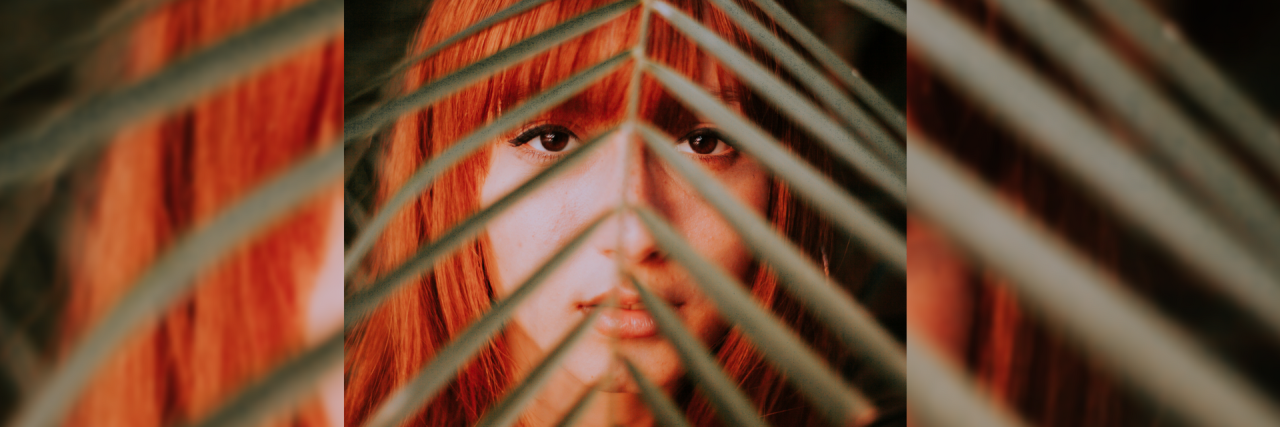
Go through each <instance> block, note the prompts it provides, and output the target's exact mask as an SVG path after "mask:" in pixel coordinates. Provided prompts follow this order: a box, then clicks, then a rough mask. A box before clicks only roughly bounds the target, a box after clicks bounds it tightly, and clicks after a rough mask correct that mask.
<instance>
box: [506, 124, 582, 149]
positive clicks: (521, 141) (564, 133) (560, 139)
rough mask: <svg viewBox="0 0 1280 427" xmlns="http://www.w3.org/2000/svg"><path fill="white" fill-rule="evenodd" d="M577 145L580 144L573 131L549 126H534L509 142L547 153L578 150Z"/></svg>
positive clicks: (557, 126) (562, 127)
mask: <svg viewBox="0 0 1280 427" xmlns="http://www.w3.org/2000/svg"><path fill="white" fill-rule="evenodd" d="M579 144H581V142H579V141H578V137H577V135H574V134H573V131H571V130H569V129H567V128H565V127H564V126H560V125H551V124H547V125H539V126H536V127H534V128H532V129H529V130H526V131H524V132H521V133H520V135H517V136H516V137H515V138H514V139H512V140H511V145H513V146H521V145H528V146H529V148H532V149H534V150H537V151H541V152H547V153H559V152H563V151H567V150H572V149H574V148H578V145H579Z"/></svg>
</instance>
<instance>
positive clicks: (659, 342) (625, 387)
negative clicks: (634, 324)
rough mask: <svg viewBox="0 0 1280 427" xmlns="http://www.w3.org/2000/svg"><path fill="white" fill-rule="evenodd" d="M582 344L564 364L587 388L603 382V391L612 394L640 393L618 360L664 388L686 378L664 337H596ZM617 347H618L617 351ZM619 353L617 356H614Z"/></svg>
mask: <svg viewBox="0 0 1280 427" xmlns="http://www.w3.org/2000/svg"><path fill="white" fill-rule="evenodd" d="M593 338H594V339H588V340H587V341H586V342H583V343H581V345H582V346H581V347H580V348H579V350H578V351H577V352H575V353H574V354H571V355H570V357H569V358H568V360H566V361H565V364H564V366H565V368H566V369H567V370H568V371H569V372H570V373H571V374H572V375H573V376H574V377H577V378H578V379H579V380H580V381H582V382H583V383H584V384H592V383H595V382H597V381H604V382H603V383H601V385H600V390H601V391H604V392H609V393H639V392H640V387H639V386H638V385H636V381H635V379H633V378H631V375H630V373H629V372H628V371H627V368H626V366H624V365H623V364H622V362H621V361H619V360H617V359H616V358H617V357H625V358H627V359H628V360H631V363H633V364H635V365H636V367H637V368H639V369H640V372H641V373H643V374H644V376H645V377H646V378H648V379H649V381H651V382H653V383H654V384H657V385H658V386H659V387H664V386H667V385H670V384H675V383H676V381H677V380H678V379H679V377H680V376H681V375H683V374H684V366H683V365H682V364H681V362H680V357H679V355H678V354H677V353H676V351H675V348H674V347H672V346H671V344H670V343H668V342H667V341H666V340H665V339H663V338H662V337H661V336H654V337H648V338H641V339H621V340H617V341H616V342H611V341H613V339H611V338H608V337H605V336H603V335H596V337H593ZM615 346H616V347H615ZM615 349H616V352H615Z"/></svg>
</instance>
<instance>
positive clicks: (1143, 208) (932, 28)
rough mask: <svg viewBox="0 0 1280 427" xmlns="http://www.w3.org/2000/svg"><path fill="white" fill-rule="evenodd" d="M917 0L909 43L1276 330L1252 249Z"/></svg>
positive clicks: (1077, 113)
mask: <svg viewBox="0 0 1280 427" xmlns="http://www.w3.org/2000/svg"><path fill="white" fill-rule="evenodd" d="M916 9H917V10H918V12H913V16H919V17H920V18H919V20H918V22H921V24H920V26H919V31H916V32H913V33H912V35H913V39H912V40H913V43H916V44H917V45H918V46H920V48H921V51H922V53H924V54H925V56H926V57H927V58H928V60H929V61H930V62H933V63H935V64H937V65H938V67H939V70H940V71H942V72H943V74H944V75H945V76H948V77H950V78H952V79H955V81H956V82H958V83H959V86H960V87H961V88H963V89H964V90H966V91H968V92H969V93H970V94H971V95H972V96H973V97H974V99H975V100H977V101H979V102H980V103H982V104H983V105H984V106H985V107H986V108H988V109H990V110H991V111H992V112H993V113H994V114H995V115H996V116H997V117H998V118H999V119H1000V120H1001V121H1002V122H1004V123H1005V124H1007V125H1008V126H1010V127H1011V128H1013V129H1014V130H1016V131H1018V132H1020V133H1022V134H1025V135H1027V136H1028V137H1029V138H1028V139H1027V142H1028V143H1030V144H1031V147H1032V148H1035V149H1037V150H1040V151H1041V152H1042V153H1043V154H1044V155H1045V156H1046V157H1047V158H1048V159H1049V160H1051V161H1053V162H1055V163H1056V164H1057V165H1058V166H1059V167H1060V168H1062V169H1063V170H1064V171H1066V172H1068V173H1069V174H1070V175H1071V176H1072V177H1073V178H1075V179H1076V180H1078V181H1079V182H1081V183H1082V184H1084V185H1086V186H1087V187H1088V188H1090V189H1091V190H1092V191H1093V192H1094V194H1095V195H1097V197H1099V198H1101V199H1102V200H1103V201H1105V202H1106V203H1105V205H1106V206H1109V207H1110V208H1112V209H1114V210H1115V211H1116V212H1117V213H1118V214H1120V215H1121V216H1122V217H1123V218H1125V219H1127V220H1128V221H1129V222H1130V223H1131V224H1133V226H1134V227H1136V228H1138V229H1141V230H1144V231H1146V232H1147V233H1149V234H1150V235H1151V236H1152V237H1153V238H1155V239H1157V240H1158V241H1160V242H1162V243H1163V244H1164V245H1165V247H1166V248H1168V250H1169V251H1170V252H1172V253H1173V254H1174V255H1175V256H1177V257H1178V258H1180V259H1181V260H1182V261H1183V262H1185V263H1186V264H1187V265H1188V266H1190V267H1192V268H1194V269H1195V270H1197V271H1198V272H1199V273H1201V274H1203V275H1204V276H1205V277H1206V278H1208V279H1211V281H1212V282H1213V283H1216V284H1218V285H1219V290H1220V291H1222V292H1223V293H1224V294H1226V295H1227V296H1229V297H1231V299H1232V300H1234V301H1235V302H1236V303H1237V304H1239V305H1240V306H1241V307H1244V308H1245V309H1247V310H1249V311H1250V312H1251V313H1252V314H1253V315H1254V316H1256V317H1257V318H1258V319H1259V320H1261V321H1263V322H1264V324H1265V325H1266V326H1267V327H1268V328H1270V330H1271V331H1272V332H1273V333H1274V334H1275V335H1277V336H1280V281H1278V280H1277V278H1276V277H1277V276H1276V272H1274V271H1270V270H1268V267H1267V265H1268V264H1267V263H1266V262H1264V261H1262V260H1261V259H1260V258H1259V255H1258V254H1255V253H1252V252H1250V251H1249V250H1248V249H1247V248H1246V247H1245V246H1244V245H1242V244H1240V243H1239V242H1238V241H1236V240H1235V239H1233V238H1232V236H1231V235H1230V233H1228V232H1227V231H1226V230H1224V228H1223V227H1222V226H1221V225H1219V224H1218V223H1216V222H1214V221H1213V220H1212V219H1210V217H1209V216H1208V215H1207V214H1205V213H1204V212H1203V210H1202V209H1200V208H1198V207H1197V206H1195V205H1194V204H1192V203H1191V202H1190V201H1188V200H1186V198H1185V197H1183V196H1182V195H1181V194H1180V192H1179V191H1178V190H1176V189H1175V188H1173V187H1172V186H1171V185H1170V184H1168V183H1167V182H1166V181H1164V180H1163V179H1161V177H1160V176H1159V175H1158V174H1157V173H1155V172H1154V171H1153V170H1152V169H1151V168H1150V167H1149V166H1148V165H1147V164H1146V163H1144V162H1143V161H1141V160H1140V159H1138V158H1137V157H1136V156H1134V155H1133V154H1132V153H1130V152H1129V151H1127V150H1125V149H1124V148H1123V147H1124V146H1123V144H1120V142H1119V141H1116V140H1115V138H1113V137H1111V135H1109V134H1108V133H1107V132H1106V131H1104V130H1103V128H1102V127H1101V126H1100V125H1098V124H1097V123H1095V122H1094V121H1093V120H1092V119H1090V118H1089V117H1088V115H1087V114H1086V113H1084V112H1083V111H1082V110H1081V109H1080V108H1079V107H1077V106H1075V105H1074V104H1072V103H1071V102H1069V101H1067V99H1066V97H1065V95H1063V94H1061V93H1059V92H1057V91H1054V90H1052V89H1051V86H1050V85H1048V84H1047V83H1046V82H1044V81H1043V80H1042V79H1040V78H1038V77H1037V76H1035V75H1034V74H1032V73H1031V72H1030V71H1028V70H1027V69H1026V68H1025V67H1022V66H1020V64H1018V63H1016V62H1015V61H1013V60H1012V59H1010V58H1008V56H1007V55H1005V54H1003V53H1001V52H999V51H997V50H995V49H994V48H992V47H991V46H990V45H989V43H986V42H984V41H982V39H981V37H980V36H978V35H977V32H976V30H973V29H971V28H967V27H965V26H963V25H962V24H960V23H959V21H958V19H957V18H955V17H953V16H951V15H950V14H948V13H946V12H945V11H944V10H943V9H941V8H940V7H938V6H934V5H923V3H922V5H921V6H918V7H917V8H916ZM912 22H917V19H915V18H913V19H912ZM913 27H914V24H913Z"/></svg>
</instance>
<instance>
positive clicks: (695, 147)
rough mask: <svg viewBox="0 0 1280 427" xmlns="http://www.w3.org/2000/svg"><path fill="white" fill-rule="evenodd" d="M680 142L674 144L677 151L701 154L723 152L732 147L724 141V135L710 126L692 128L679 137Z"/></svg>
mask: <svg viewBox="0 0 1280 427" xmlns="http://www.w3.org/2000/svg"><path fill="white" fill-rule="evenodd" d="M679 142H680V144H678V145H676V150H677V151H682V152H685V153H694V154H702V155H716V154H724V153H726V152H728V151H730V150H732V149H733V148H731V147H729V144H728V143H726V142H724V137H722V136H721V135H720V132H719V131H716V130H715V129H711V128H700V129H694V130H693V132H689V134H688V135H685V137H684V138H680V141H679Z"/></svg>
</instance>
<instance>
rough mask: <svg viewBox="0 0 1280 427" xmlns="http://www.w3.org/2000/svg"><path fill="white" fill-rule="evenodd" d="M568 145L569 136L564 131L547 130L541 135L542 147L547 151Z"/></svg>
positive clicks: (553, 150)
mask: <svg viewBox="0 0 1280 427" xmlns="http://www.w3.org/2000/svg"><path fill="white" fill-rule="evenodd" d="M567 145H569V136H568V135H565V133H564V132H547V133H545V134H543V135H542V148H545V149H546V150H547V151H552V152H555V151H560V150H564V147H565V146H567Z"/></svg>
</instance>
